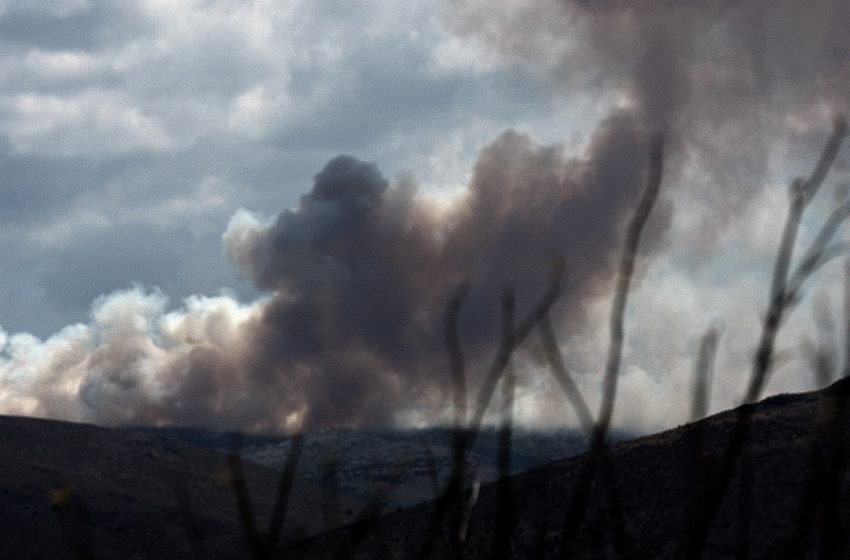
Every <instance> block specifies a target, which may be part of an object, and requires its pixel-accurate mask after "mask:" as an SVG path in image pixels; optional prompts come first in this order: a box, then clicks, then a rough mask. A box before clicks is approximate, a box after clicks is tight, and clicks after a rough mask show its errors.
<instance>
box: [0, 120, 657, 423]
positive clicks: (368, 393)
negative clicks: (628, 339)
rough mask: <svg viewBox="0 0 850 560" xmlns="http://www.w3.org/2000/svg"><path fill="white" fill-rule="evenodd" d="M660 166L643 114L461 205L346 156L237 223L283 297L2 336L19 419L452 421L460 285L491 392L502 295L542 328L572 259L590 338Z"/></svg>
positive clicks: (106, 303) (7, 397)
mask: <svg viewBox="0 0 850 560" xmlns="http://www.w3.org/2000/svg"><path fill="white" fill-rule="evenodd" d="M646 151H647V132H646V131H645V130H644V128H643V127H642V126H641V124H640V122H639V121H638V120H637V119H636V118H635V117H634V116H633V115H631V114H628V113H625V112H623V113H617V114H614V115H612V116H611V117H610V118H609V119H607V120H606V121H605V122H604V123H603V124H602V125H601V126H600V127H599V129H598V130H597V132H596V134H595V135H594V137H593V139H592V141H591V142H590V144H589V145H588V147H587V149H586V150H585V152H584V153H583V154H581V155H580V156H576V157H568V156H566V155H565V154H564V152H563V150H562V149H561V148H559V147H557V146H550V147H540V146H537V145H535V144H534V143H532V142H531V141H530V140H529V139H528V138H527V137H525V136H523V135H520V134H517V133H515V132H506V133H504V134H503V135H502V136H501V137H499V138H498V139H497V140H496V141H495V142H493V143H492V144H491V145H490V146H488V147H487V148H486V149H484V151H483V152H482V154H481V156H480V159H479V160H478V163H477V164H476V166H475V170H474V174H473V177H472V180H471V182H470V184H469V186H468V188H467V189H466V190H465V191H464V192H462V193H457V194H455V195H453V196H454V199H453V200H452V201H451V203H449V204H438V203H436V202H435V200H434V196H433V195H427V194H419V193H417V191H416V188H415V185H413V184H412V183H411V182H409V181H401V182H399V183H397V184H394V185H391V184H390V183H389V182H388V181H387V180H386V179H384V177H383V176H382V175H381V173H380V172H379V171H378V168H377V167H376V165H375V164H371V163H364V162H362V161H358V160H356V159H354V158H352V157H349V156H339V157H336V158H334V159H333V160H331V161H330V162H329V163H328V164H327V165H326V166H325V168H324V169H322V170H321V171H320V172H319V173H318V174H317V175H316V176H315V182H314V184H313V188H312V189H311V190H310V192H309V193H307V194H306V195H304V196H303V197H302V198H301V201H300V203H299V204H298V206H297V207H295V208H293V209H291V210H285V211H283V212H281V213H280V214H279V215H278V216H277V218H276V219H275V220H274V221H272V222H271V223H268V224H263V223H262V222H261V221H259V220H258V219H256V218H254V217H253V216H252V215H251V214H249V213H247V212H245V211H242V212H240V213H238V214H237V215H236V216H234V218H233V219H232V220H231V224H230V226H229V227H228V230H227V232H226V233H225V235H224V242H225V252H226V254H227V256H228V257H229V258H230V260H231V261H232V262H233V263H235V264H236V265H237V267H238V268H239V270H240V271H241V272H242V274H244V275H245V276H247V277H248V278H250V279H251V280H253V281H254V282H255V283H256V285H257V286H258V287H259V288H261V289H262V290H265V291H266V293H267V294H268V295H267V296H266V297H265V298H264V299H261V300H260V301H258V302H256V303H254V304H252V305H248V306H244V305H240V304H238V303H237V302H235V301H234V300H233V299H231V298H229V297H226V296H221V297H217V298H201V297H195V298H190V299H189V300H187V301H186V302H185V306H184V307H183V308H182V309H180V310H178V311H173V312H171V313H167V312H166V308H167V301H166V300H165V298H164V297H163V296H162V295H161V294H159V293H158V292H155V293H145V292H144V291H143V290H142V289H141V288H135V289H133V290H130V291H127V292H120V293H116V294H113V295H111V296H107V297H104V298H101V299H100V300H98V301H97V302H96V303H95V306H94V309H93V314H92V321H91V324H89V325H76V326H75V327H69V328H68V329H65V330H63V331H62V332H60V333H59V334H57V335H55V336H54V337H51V338H50V339H48V340H46V341H44V342H41V341H38V340H37V339H34V338H32V337H26V336H23V335H16V336H13V337H11V338H10V339H9V338H7V337H6V335H5V334H3V333H2V332H0V352H2V354H0V357H2V359H0V406H2V408H3V410H4V411H5V412H12V413H25V414H35V415H43V416H51V417H60V418H71V419H81V420H89V421H95V422H98V423H102V424H126V423H135V424H137V423H145V424H183V425H186V424H202V425H207V426H213V427H219V428H234V427H238V428H242V429H250V430H274V429H292V428H294V427H296V426H305V427H308V428H321V427H327V426H332V425H341V424H342V425H380V424H388V423H391V422H393V421H394V420H395V419H396V417H397V415H398V414H399V412H400V411H402V410H404V409H405V408H406V407H411V406H418V405H423V404H424V405H426V406H427V405H436V406H437V407H440V406H443V405H445V403H447V402H450V398H449V394H448V392H449V389H448V388H449V385H450V384H449V376H448V371H447V361H448V358H447V356H446V354H445V349H444V346H443V320H444V313H445V310H446V306H447V304H448V302H449V300H450V298H451V297H452V295H453V293H454V291H455V290H456V289H457V287H458V286H459V284H460V283H461V282H468V283H469V285H470V286H471V293H470V300H469V302H468V305H467V306H466V307H465V308H464V310H463V313H462V315H461V324H460V330H461V332H462V343H463V346H464V349H465V351H466V353H467V357H468V360H469V365H470V382H471V384H472V385H473V386H475V384H476V380H478V379H480V376H481V373H482V371H483V369H484V365H485V363H486V362H487V361H488V360H489V359H492V357H493V355H494V352H495V348H496V346H497V342H498V333H497V332H496V331H497V328H496V327H495V325H498V324H499V316H498V313H499V303H498V302H499V295H500V293H501V291H502V289H503V287H504V286H505V285H508V284H510V285H513V286H515V287H516V289H517V296H518V298H517V301H518V311H519V312H520V313H525V312H527V310H528V309H529V308H530V307H531V306H532V305H533V303H534V301H535V300H536V298H538V297H539V296H540V295H541V293H542V292H543V290H544V283H545V280H546V278H547V277H548V273H549V270H550V265H551V262H552V260H553V259H554V258H556V257H558V256H563V257H565V258H566V262H567V275H568V276H567V281H566V284H565V289H564V293H563V297H562V299H561V301H560V305H559V307H558V308H557V309H558V310H559V311H558V312H559V313H560V314H561V315H562V317H563V318H566V317H569V324H570V325H574V326H576V325H580V324H581V322H582V311H583V306H584V303H585V301H586V299H587V298H588V297H589V296H592V295H595V294H598V293H599V292H600V291H601V290H604V289H606V286H607V282H608V279H609V276H610V272H611V266H610V265H611V262H612V257H613V256H614V255H615V254H616V253H617V251H618V246H619V241H620V238H621V233H622V224H623V218H624V216H625V215H626V214H627V213H628V212H629V211H630V210H631V208H632V206H633V204H634V202H635V200H636V197H637V196H638V194H639V191H640V185H641V181H642V174H643V173H644V167H645V163H646V159H647V158H646ZM665 217H666V216H665V214H664V213H663V212H662V213H659V215H658V216H657V218H658V223H660V224H661V225H660V226H658V229H659V230H662V229H663V227H664V219H665ZM36 358H37V359H36ZM22 368H23V369H27V372H26V374H25V375H22V374H21V372H22ZM440 415H441V411H440V410H437V412H435V413H434V414H433V416H432V420H439V419H440Z"/></svg>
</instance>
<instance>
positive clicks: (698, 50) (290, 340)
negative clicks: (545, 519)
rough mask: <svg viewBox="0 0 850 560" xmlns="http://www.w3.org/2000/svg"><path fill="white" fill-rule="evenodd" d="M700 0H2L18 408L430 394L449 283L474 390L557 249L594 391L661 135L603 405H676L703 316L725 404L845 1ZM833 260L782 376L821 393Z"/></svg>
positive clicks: (542, 388) (351, 410)
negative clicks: (651, 203)
mask: <svg viewBox="0 0 850 560" xmlns="http://www.w3.org/2000/svg"><path fill="white" fill-rule="evenodd" d="M687 4H688V5H687V6H681V5H679V3H677V2H672V1H671V0H653V1H651V2H647V3H646V4H645V6H644V8H642V9H641V10H639V11H636V10H630V9H628V8H624V7H623V6H624V5H625V3H621V2H613V1H612V2H608V1H601V2H586V1H579V0H574V1H567V0H563V1H555V0H545V1H542V2H539V1H531V0H529V1H518V0H513V1H507V0H505V1H492V2H487V3H479V2H472V1H461V0H444V1H437V2H435V1H432V0H429V1H424V0H423V1H420V0H406V1H405V2H394V1H387V0H380V1H377V0H376V1H363V2H357V3H354V4H352V3H350V2H338V1H331V0H328V1H325V0H312V1H309V2H307V1H305V2H301V1H290V2H278V1H264V0H253V1H241V0H240V1H236V0H194V1H192V0H167V1H164V0H163V1H160V0H143V1H136V0H134V1H126V2H125V1H123V0H6V1H3V0H0V241H2V243H0V262H2V263H3V266H2V267H0V327H2V331H0V345H2V350H1V351H2V354H0V412H5V413H18V414H34V415H39V416H50V417H59V418H66V419H72V420H86V421H93V422H99V423H103V424H108V425H115V424H122V423H157V424H199V425H207V426H213V427H242V428H246V429H284V428H292V427H295V426H299V425H302V424H303V425H306V426H308V427H316V428H320V427H327V426H331V425H337V424H350V425H363V424H369V423H388V422H389V423H392V422H403V423H414V424H416V423H422V422H430V421H434V420H435V419H443V418H445V415H446V411H445V406H446V403H448V402H450V398H449V386H448V383H447V373H446V368H447V358H446V357H445V351H444V349H443V346H442V333H441V331H442V313H443V311H444V309H445V305H446V304H447V302H448V299H449V298H450V297H451V295H452V293H454V289H455V288H456V286H457V284H458V283H460V282H461V281H463V280H467V281H469V282H470V287H471V291H470V300H469V302H468V303H469V308H468V309H467V310H465V311H464V312H463V313H462V315H461V322H460V327H461V330H462V331H463V332H462V337H461V338H462V342H463V343H464V347H465V349H466V350H467V351H468V353H469V356H468V358H469V365H470V378H471V379H472V381H471V383H472V384H473V386H475V385H476V380H478V379H480V375H478V374H480V371H481V370H483V369H484V367H485V364H486V363H487V362H488V359H489V358H490V357H492V353H493V349H494V344H495V341H496V340H497V338H498V336H497V333H496V330H494V329H495V327H493V325H497V324H498V312H499V311H498V310H499V293H500V291H501V289H502V286H503V285H505V284H506V283H509V284H512V285H514V286H515V287H516V290H517V298H518V299H517V312H518V314H520V315H523V314H524V313H526V312H527V311H528V309H529V308H530V305H531V303H532V302H533V300H534V298H535V297H536V296H537V295H538V294H539V293H541V291H542V289H543V280H544V279H545V278H546V273H547V266H548V265H547V263H548V261H550V260H551V259H552V258H554V257H555V256H556V255H564V256H565V257H566V262H567V267H566V278H567V280H566V282H565V288H564V295H563V297H562V300H561V301H560V302H559V304H558V306H556V310H555V315H554V317H555V319H556V330H557V331H558V334H559V339H560V342H561V344H562V346H563V350H564V353H565V358H566V361H567V365H568V366H569V367H570V368H571V369H572V370H573V371H574V372H575V374H576V376H577V378H578V379H579V382H580V385H581V386H582V388H583V389H584V390H585V391H586V393H587V397H588V399H589V400H590V401H591V402H593V403H595V402H596V400H597V399H598V385H599V381H600V375H599V372H600V371H601V369H602V368H603V366H604V362H603V360H604V356H605V348H606V341H607V314H608V309H609V307H610V303H611V301H610V300H611V291H610V289H611V287H612V286H613V280H614V271H615V270H616V261H617V255H618V251H619V249H620V247H621V245H622V239H623V237H622V235H623V231H624V224H625V223H626V220H627V219H628V217H629V215H630V212H631V209H632V208H633V207H634V205H635V204H636V201H637V196H638V195H639V192H640V187H641V185H642V177H643V174H644V173H645V171H646V169H645V167H646V158H647V157H648V156H647V154H648V147H647V139H648V137H649V135H651V134H653V133H662V134H663V135H664V136H665V140H666V146H667V150H666V152H665V177H664V181H663V185H662V191H663V194H662V197H661V200H660V201H659V205H658V206H657V207H656V209H655V211H654V213H653V215H652V218H651V220H650V223H649V225H648V231H647V235H646V238H645V240H644V241H645V243H644V250H643V252H642V253H641V255H640V260H639V265H638V275H637V277H636V280H635V281H636V285H635V289H634V292H633V298H632V299H631V300H630V306H629V311H628V315H627V323H626V333H627V344H626V348H625V356H624V362H623V372H622V383H621V395H620V398H619V399H620V400H619V401H618V408H617V415H616V417H617V421H618V422H619V423H621V424H623V425H629V426H634V427H636V428H637V429H643V430H648V429H655V428H658V427H662V426H669V425H675V424H676V423H678V422H681V421H683V420H684V419H686V418H687V415H688V412H689V411H688V406H689V405H688V399H687V395H688V392H689V389H690V383H691V371H692V369H693V362H694V358H695V355H696V349H697V347H698V344H699V339H700V337H701V336H702V334H703V333H704V332H705V331H706V329H707V328H709V327H712V326H713V327H717V328H718V329H719V332H720V344H719V352H718V358H717V360H718V361H717V376H716V378H715V380H714V385H715V386H714V400H713V404H712V409H713V410H716V409H719V408H723V407H726V406H729V405H731V404H733V403H734V402H736V400H737V399H738V398H739V395H740V390H741V388H742V387H743V386H744V385H745V374H746V372H747V371H748V361H749V360H750V359H751V356H752V352H753V349H754V347H755V344H756V342H757V338H758V331H759V320H760V316H761V314H762V313H763V312H764V310H765V308H766V304H767V290H768V285H769V278H770V274H771V269H772V262H773V258H774V254H775V251H776V248H777V246H778V240H779V237H780V234H781V227H782V221H783V219H784V216H785V214H786V211H787V202H788V197H787V192H788V185H789V184H790V182H791V180H792V179H793V178H794V177H795V176H800V175H806V174H808V173H809V172H810V170H811V168H812V167H813V165H814V162H815V161H816V160H817V157H818V155H819V153H820V151H821V150H822V148H823V146H824V145H825V143H826V141H827V139H828V137H829V134H830V130H831V127H832V122H833V119H834V118H835V116H836V115H838V114H842V113H844V112H846V110H847V108H848V107H847V106H848V100H850V97H848V96H850V62H848V61H850V39H848V36H847V33H846V30H847V29H848V28H850V27H848V24H850V15H848V12H850V11H848V10H847V8H846V6H845V5H844V2H843V0H819V1H814V2H810V3H807V4H806V10H808V11H807V12H805V11H801V9H800V7H799V4H798V3H797V2H793V1H791V0H779V1H775V2H752V3H747V5H746V6H744V7H741V6H738V5H737V3H736V2H719V3H718V2H708V1H705V2H702V1H697V2H689V3H687ZM340 155H344V156H349V157H344V158H338V157H337V156H340ZM847 156H848V151H847V147H844V148H843V149H842V151H841V153H840V154H839V158H838V161H839V165H837V166H836V169H834V170H833V171H832V173H831V174H830V176H829V177H828V179H827V181H826V183H825V186H824V188H823V191H822V192H821V193H820V194H819V198H818V199H817V200H816V201H815V203H814V204H813V207H812V208H810V209H809V213H808V214H807V218H806V220H805V222H804V228H803V232H802V236H801V243H802V245H801V246H805V244H806V243H807V242H808V240H809V239H811V236H812V234H813V231H815V230H816V228H817V227H818V225H819V224H820V223H821V222H822V221H823V219H824V217H825V216H826V214H827V212H828V211H829V209H830V208H831V206H832V205H833V204H834V200H835V196H834V195H833V192H834V191H835V190H836V186H837V185H841V184H842V183H843V182H844V181H846V180H847V179H848V176H847V163H846V161H847ZM838 191H839V193H840V192H841V190H840V188H839V189H838ZM845 196H846V194H845ZM842 282H843V260H841V259H837V260H836V262H835V263H833V264H831V265H829V266H827V267H825V268H824V269H823V270H822V271H820V272H819V273H818V275H817V276H816V277H815V278H814V279H813V282H811V284H809V285H807V288H808V289H807V290H806V292H805V294H804V298H803V300H802V301H801V302H800V304H799V306H798V307H797V308H796V309H795V311H794V315H793V316H792V318H791V319H790V320H789V322H788V324H787V325H786V329H785V331H784V332H783V336H782V337H781V338H780V348H781V350H782V352H783V354H782V361H781V367H780V368H779V369H778V370H777V371H776V373H775V376H774V378H773V379H772V380H771V384H770V386H769V392H776V391H780V390H798V389H808V388H811V387H813V386H814V385H815V383H816V381H815V376H813V374H812V372H811V368H810V361H811V351H810V349H811V347H813V346H817V345H818V344H820V345H822V346H823V345H824V344H826V341H827V340H828V338H829V337H830V336H831V337H832V338H833V339H834V340H835V342H834V345H835V346H836V349H835V356H836V362H837V364H838V367H841V366H842V363H841V360H842V358H841V357H842V356H843V351H844V350H843V344H842V343H841V340H842V338H843V336H844V334H843V326H842V320H843V315H842V312H841V308H842V307H841V306H842V305H843V304H842ZM352 302H355V303H352ZM464 313H465V314H464ZM830 317H831V319H830ZM816 325H819V326H818V327H817V328H815V326H816ZM464 329H465V330H464ZM537 354H539V353H536V352H535V347H534V345H533V344H532V345H531V347H530V348H529V349H528V350H527V351H526V352H525V353H524V354H521V355H520V356H518V358H517V360H518V365H519V366H521V367H519V368H518V370H519V375H520V382H519V396H518V403H519V405H518V406H519V410H518V417H519V418H520V419H522V421H524V422H528V423H529V424H535V425H537V424H548V423H552V422H555V423H558V422H560V421H561V420H560V419H561V418H563V421H564V422H566V423H572V422H574V417H573V415H572V414H571V412H569V410H568V407H567V405H566V402H565V401H564V400H563V399H562V398H561V397H560V396H558V395H557V392H556V391H554V392H553V391H552V384H551V381H550V380H549V379H548V378H547V377H546V375H547V374H546V372H545V370H544V369H541V367H540V366H541V364H540V363H539V361H538V359H537V357H536V356H537ZM552 395H555V396H552ZM553 419H558V420H553Z"/></svg>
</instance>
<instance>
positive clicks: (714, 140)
mask: <svg viewBox="0 0 850 560" xmlns="http://www.w3.org/2000/svg"><path fill="white" fill-rule="evenodd" d="M448 21H449V22H450V23H449V24H450V25H452V26H453V28H454V30H455V32H456V33H458V34H459V35H461V36H464V37H467V38H471V39H474V40H481V41H483V42H484V43H485V44H487V45H494V46H496V47H498V48H499V49H500V51H501V52H502V53H504V54H505V55H506V56H508V57H511V58H513V59H516V60H519V61H522V62H524V63H530V64H535V65H539V66H541V67H543V68H545V69H546V70H548V71H549V72H551V74H552V75H554V76H557V77H558V78H559V81H560V84H561V85H562V86H566V88H565V89H564V94H565V95H567V96H569V95H571V94H572V93H573V92H580V93H584V94H586V93H587V92H588V91H590V92H596V93H597V94H599V95H602V96H606V95H607V96H611V97H612V98H614V99H615V100H616V102H618V103H626V104H627V105H628V106H630V107H632V108H633V110H634V111H635V112H636V113H638V114H640V115H641V116H642V119H643V122H644V124H645V126H647V127H650V128H653V129H657V130H661V131H663V132H664V133H665V135H666V137H667V140H668V141H667V146H668V165H667V167H666V170H667V176H668V178H669V179H670V181H671V183H673V184H676V185H677V188H685V189H688V188H689V186H691V185H693V188H691V189H690V192H689V196H690V197H691V199H692V200H694V201H697V203H699V201H702V202H711V203H712V204H705V206H706V208H707V209H709V210H707V211H705V212H703V216H702V217H701V218H700V219H701V220H703V221H704V224H703V227H702V228H701V230H700V231H699V232H698V233H699V235H702V236H708V237H711V234H712V230H716V229H717V227H718V225H719V223H723V222H724V221H728V220H729V219H730V218H731V217H733V216H735V215H738V213H740V212H743V211H744V210H746V209H747V207H748V204H749V203H750V202H751V201H752V200H753V198H754V197H755V195H756V194H758V193H759V192H760V188H761V185H762V184H763V182H764V178H765V175H766V174H767V172H768V167H769V165H770V158H771V156H773V155H776V152H775V150H776V149H777V145H778V144H779V143H782V142H783V141H784V142H785V143H786V145H792V146H794V147H795V150H796V151H797V152H796V153H795V154H792V155H791V156H790V157H789V158H788V159H791V160H794V159H795V158H799V160H802V161H803V162H805V163H806V164H807V163H808V162H809V161H810V159H811V158H812V157H814V156H813V155H811V154H816V153H817V152H818V149H819V148H818V145H819V142H820V139H821V138H823V137H824V136H825V135H827V134H828V131H829V128H830V124H831V120H832V117H833V116H834V115H835V114H836V113H846V112H847V111H848V109H850V106H848V105H850V35H848V34H847V32H846V30H847V29H848V25H850V10H848V9H847V5H846V2H844V1H843V0H815V1H813V2H805V3H800V2H797V1H794V0H775V1H774V0H756V1H751V2H739V1H733V0H721V1H710V0H688V1H684V2H681V1H674V0H649V1H642V2H630V1H625V0H547V1H544V2H527V1H515V0H497V1H495V2H488V3H487V5H486V6H485V5H481V4H479V3H475V2H466V1H459V2H455V3H453V10H452V12H451V14H450V17H449V18H448ZM794 163H797V162H796V161H794ZM688 168H690V170H694V169H696V170H697V172H696V174H697V175H699V176H701V177H702V179H700V180H698V181H695V180H694V179H693V174H694V173H693V171H691V172H690V173H689V171H688ZM680 183H684V184H683V185H679V184H680ZM695 183H699V184H695ZM710 209H714V211H712V210H710ZM695 234H696V232H695Z"/></svg>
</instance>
